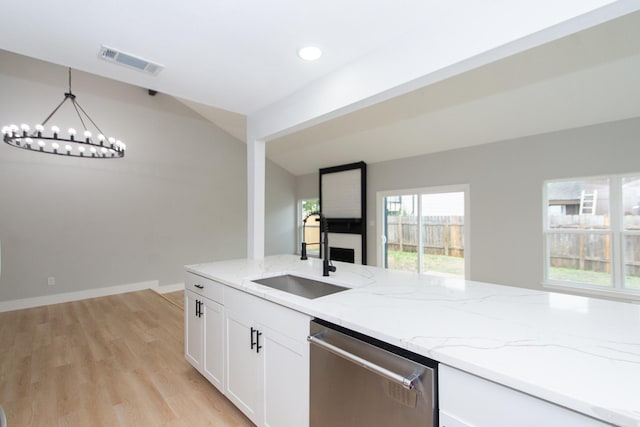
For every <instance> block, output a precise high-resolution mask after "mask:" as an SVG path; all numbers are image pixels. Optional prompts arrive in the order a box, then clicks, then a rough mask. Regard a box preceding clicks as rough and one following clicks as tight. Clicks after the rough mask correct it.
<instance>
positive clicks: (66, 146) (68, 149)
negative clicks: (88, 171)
mask: <svg viewBox="0 0 640 427" xmlns="http://www.w3.org/2000/svg"><path fill="white" fill-rule="evenodd" d="M64 148H65V150H67V152H69V151H71V148H73V147H71V145H69V144H67V145H65V146H64Z"/></svg>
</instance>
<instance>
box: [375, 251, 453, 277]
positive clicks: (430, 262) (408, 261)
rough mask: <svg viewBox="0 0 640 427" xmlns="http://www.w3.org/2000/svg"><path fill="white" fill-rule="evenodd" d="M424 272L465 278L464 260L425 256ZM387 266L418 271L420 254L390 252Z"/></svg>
mask: <svg viewBox="0 0 640 427" xmlns="http://www.w3.org/2000/svg"><path fill="white" fill-rule="evenodd" d="M422 259H423V262H424V268H423V270H424V272H425V273H430V272H437V273H444V274H450V275H454V276H458V277H464V258H458V257H452V256H444V255H424V256H423V258H422ZM387 266H388V267H389V268H390V269H393V270H403V271H414V272H417V271H418V254H417V253H416V252H400V251H389V252H388V254H387Z"/></svg>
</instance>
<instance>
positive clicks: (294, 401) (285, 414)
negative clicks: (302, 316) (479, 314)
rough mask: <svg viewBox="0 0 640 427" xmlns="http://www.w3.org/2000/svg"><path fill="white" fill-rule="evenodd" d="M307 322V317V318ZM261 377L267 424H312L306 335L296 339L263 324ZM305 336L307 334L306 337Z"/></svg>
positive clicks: (283, 426) (296, 426) (284, 426)
mask: <svg viewBox="0 0 640 427" xmlns="http://www.w3.org/2000/svg"><path fill="white" fill-rule="evenodd" d="M306 323H307V324H308V321H307V322H306ZM260 329H261V330H262V331H263V336H264V348H263V349H261V350H260V352H261V355H262V358H263V360H262V362H263V363H261V369H262V372H261V375H260V377H261V380H262V389H263V393H264V409H263V417H262V419H263V422H264V424H263V425H264V426H265V427H301V426H308V425H309V391H308V390H309V357H308V348H309V347H308V344H307V342H306V339H303V340H294V339H292V338H290V337H288V336H286V335H283V334H281V333H279V332H277V331H274V330H272V329H269V328H267V327H266V326H264V325H263V326H261V327H260ZM303 338H306V336H305V337H303Z"/></svg>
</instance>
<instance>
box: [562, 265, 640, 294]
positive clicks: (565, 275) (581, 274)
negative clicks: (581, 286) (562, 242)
mask: <svg viewBox="0 0 640 427" xmlns="http://www.w3.org/2000/svg"><path fill="white" fill-rule="evenodd" d="M549 278H550V279H553V280H565V281H568V282H579V283H588V284H590V285H599V286H611V285H610V281H611V275H610V274H609V273H600V272H597V271H587V270H578V269H573V268H559V267H551V268H550V269H549ZM624 280H625V286H626V287H627V288H629V289H640V277H638V276H626V277H625V278H624Z"/></svg>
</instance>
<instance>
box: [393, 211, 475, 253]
mask: <svg viewBox="0 0 640 427" xmlns="http://www.w3.org/2000/svg"><path fill="white" fill-rule="evenodd" d="M422 233H423V234H422V236H423V238H422V239H423V242H422V244H423V253H425V254H431V255H446V256H454V257H461V258H462V257H464V216H425V217H422ZM418 241H419V240H418V218H417V217H415V216H388V217H387V249H388V250H390V251H401V252H417V251H418Z"/></svg>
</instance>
